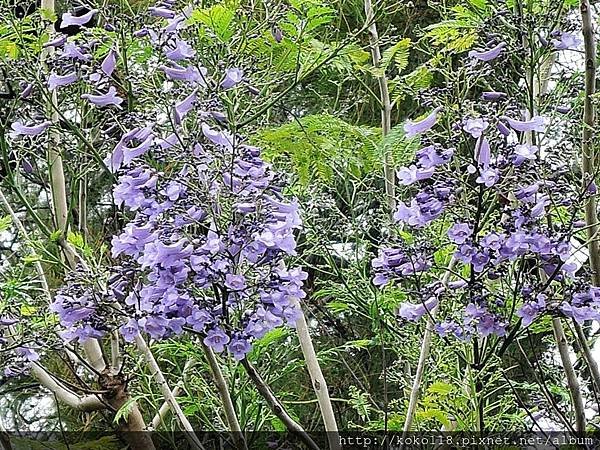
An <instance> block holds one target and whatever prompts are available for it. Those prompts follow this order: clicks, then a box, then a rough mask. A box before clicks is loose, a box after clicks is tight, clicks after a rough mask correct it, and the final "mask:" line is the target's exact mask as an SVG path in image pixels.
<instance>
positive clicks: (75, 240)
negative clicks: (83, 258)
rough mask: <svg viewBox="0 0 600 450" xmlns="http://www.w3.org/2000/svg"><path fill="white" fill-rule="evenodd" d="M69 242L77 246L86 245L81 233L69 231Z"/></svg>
mask: <svg viewBox="0 0 600 450" xmlns="http://www.w3.org/2000/svg"><path fill="white" fill-rule="evenodd" d="M67 242H69V243H70V244H73V245H74V246H75V247H76V248H83V247H84V246H85V243H84V241H83V236H82V235H81V233H75V232H72V231H69V233H68V234H67Z"/></svg>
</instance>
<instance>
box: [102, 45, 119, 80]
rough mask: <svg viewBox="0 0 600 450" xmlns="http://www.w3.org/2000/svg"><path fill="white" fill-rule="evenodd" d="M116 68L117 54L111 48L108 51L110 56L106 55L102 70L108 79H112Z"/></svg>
mask: <svg viewBox="0 0 600 450" xmlns="http://www.w3.org/2000/svg"><path fill="white" fill-rule="evenodd" d="M115 67H117V52H116V51H114V50H113V49H112V48H111V49H110V50H109V51H108V55H106V57H105V58H104V60H103V61H102V65H101V66H100V69H102V72H104V73H105V74H106V76H107V77H110V76H111V75H112V73H113V71H114V70H115Z"/></svg>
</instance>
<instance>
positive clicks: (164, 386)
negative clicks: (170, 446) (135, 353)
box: [135, 334, 205, 450]
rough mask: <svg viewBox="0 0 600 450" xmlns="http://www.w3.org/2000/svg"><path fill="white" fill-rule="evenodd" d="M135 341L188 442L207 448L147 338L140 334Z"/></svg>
mask: <svg viewBox="0 0 600 450" xmlns="http://www.w3.org/2000/svg"><path fill="white" fill-rule="evenodd" d="M135 343H136V345H137V348H138V350H140V352H142V355H143V356H144V358H145V360H146V362H147V363H148V366H149V367H150V370H151V371H152V377H153V378H154V381H156V383H157V384H158V386H159V388H160V391H161V393H162V394H163V396H164V398H165V400H166V401H167V402H169V404H170V407H171V410H172V411H173V413H174V414H175V416H176V417H177V420H178V421H179V423H180V424H181V426H182V428H183V429H184V431H186V433H185V437H186V438H187V440H188V442H189V443H190V445H191V446H192V448H194V449H196V450H205V448H204V446H203V445H202V443H201V442H200V439H198V436H196V433H195V432H194V428H193V427H192V424H191V423H190V421H189V420H188V419H187V417H186V416H185V414H184V413H183V411H182V409H181V407H180V406H179V403H177V399H176V398H175V396H174V395H173V392H172V391H171V388H170V387H169V384H168V383H167V380H166V379H165V376H164V375H163V373H162V370H161V369H160V366H159V365H158V363H157V362H156V359H155V358H154V355H153V354H152V351H151V350H150V347H148V344H147V343H146V341H145V339H144V338H143V337H142V336H141V335H140V334H138V335H137V336H136V337H135Z"/></svg>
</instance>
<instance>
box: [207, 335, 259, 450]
mask: <svg viewBox="0 0 600 450" xmlns="http://www.w3.org/2000/svg"><path fill="white" fill-rule="evenodd" d="M202 350H204V354H205V355H206V359H207V360H208V365H209V367H210V370H211V372H212V374H213V379H214V380H215V385H216V386H217V391H219V396H220V397H221V401H222V402H223V409H224V412H225V418H226V419H227V424H228V425H229V431H230V432H231V434H232V437H233V440H234V442H235V445H236V447H237V448H238V449H246V450H247V449H248V447H247V445H246V440H245V439H244V434H243V433H242V428H241V427H240V422H239V421H238V418H237V414H236V412H235V407H234V406H233V401H232V400H231V394H230V393H229V387H228V386H227V381H226V380H225V377H224V376H223V372H222V371H221V367H220V366H219V362H218V361H217V358H216V356H215V354H214V352H213V351H212V349H211V348H210V347H207V346H206V345H205V344H204V342H202Z"/></svg>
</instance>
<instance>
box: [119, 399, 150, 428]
mask: <svg viewBox="0 0 600 450" xmlns="http://www.w3.org/2000/svg"><path fill="white" fill-rule="evenodd" d="M142 398H145V396H144V395H136V396H135V397H131V398H130V399H129V400H127V401H126V402H125V403H123V406H121V407H120V408H119V410H118V411H117V412H116V414H115V418H114V419H113V423H119V422H120V421H121V419H124V420H127V418H128V417H129V414H130V413H131V411H132V410H133V407H134V405H135V403H136V402H137V401H138V400H140V399H142Z"/></svg>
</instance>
